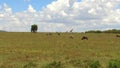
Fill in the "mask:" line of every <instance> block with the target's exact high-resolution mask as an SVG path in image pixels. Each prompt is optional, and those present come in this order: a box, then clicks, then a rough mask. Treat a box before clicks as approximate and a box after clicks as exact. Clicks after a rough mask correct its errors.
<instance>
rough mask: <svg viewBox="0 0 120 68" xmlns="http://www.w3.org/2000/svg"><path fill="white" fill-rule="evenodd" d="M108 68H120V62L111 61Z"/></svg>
mask: <svg viewBox="0 0 120 68" xmlns="http://www.w3.org/2000/svg"><path fill="white" fill-rule="evenodd" d="M108 68H120V61H118V60H110V61H109V65H108Z"/></svg>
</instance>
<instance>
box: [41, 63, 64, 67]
mask: <svg viewBox="0 0 120 68" xmlns="http://www.w3.org/2000/svg"><path fill="white" fill-rule="evenodd" d="M42 68H63V66H62V63H61V62H60V61H53V62H50V63H48V64H47V65H45V66H43V67H42Z"/></svg>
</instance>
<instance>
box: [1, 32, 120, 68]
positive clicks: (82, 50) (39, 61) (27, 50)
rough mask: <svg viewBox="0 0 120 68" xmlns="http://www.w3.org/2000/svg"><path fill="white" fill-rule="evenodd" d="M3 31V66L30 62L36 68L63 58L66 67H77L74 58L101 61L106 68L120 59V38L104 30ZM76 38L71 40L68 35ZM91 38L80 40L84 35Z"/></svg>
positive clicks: (14, 67)
mask: <svg viewBox="0 0 120 68" xmlns="http://www.w3.org/2000/svg"><path fill="white" fill-rule="evenodd" d="M46 34H47V33H29V32H28V33H27V32H1V33H0V68H22V67H24V66H25V65H26V64H29V63H30V62H34V63H36V65H37V66H36V68H41V67H42V66H44V65H46V64H48V63H51V62H52V61H61V64H62V65H63V66H64V68H74V66H73V65H72V64H71V63H69V61H71V60H81V61H83V60H98V61H100V64H101V66H102V68H105V67H106V65H107V63H108V62H109V60H111V59H120V38H116V37H115V36H116V34H107V33H106V34H105V33H96V34H95V33H87V34H84V33H62V34H61V36H58V35H57V34H56V33H52V35H51V36H48V35H46ZM71 35H72V36H73V37H74V39H70V38H69V36H71ZM84 35H86V36H88V38H89V40H88V41H87V40H81V37H82V36H84Z"/></svg>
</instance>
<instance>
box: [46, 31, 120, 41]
mask: <svg viewBox="0 0 120 68" xmlns="http://www.w3.org/2000/svg"><path fill="white" fill-rule="evenodd" d="M47 35H52V33H47ZM57 35H58V36H60V35H61V33H59V32H57ZM116 37H118V38H120V34H117V35H116ZM69 38H70V39H74V37H73V36H69ZM81 40H88V37H87V36H82V38H81Z"/></svg>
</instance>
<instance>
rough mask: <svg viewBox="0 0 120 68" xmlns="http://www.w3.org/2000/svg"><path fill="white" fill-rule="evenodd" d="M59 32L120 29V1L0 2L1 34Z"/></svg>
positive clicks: (22, 0) (58, 0)
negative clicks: (35, 28)
mask: <svg viewBox="0 0 120 68" xmlns="http://www.w3.org/2000/svg"><path fill="white" fill-rule="evenodd" d="M32 24H37V25H38V27H39V30H38V31H41V32H47V31H49V32H56V31H57V32H58V31H62V32H65V31H69V30H71V29H73V30H74V31H75V32H76V31H79V32H81V31H87V30H107V29H120V0H0V30H6V31H12V32H13V31H15V32H16V31H19V32H26V31H30V27H31V25H32Z"/></svg>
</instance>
